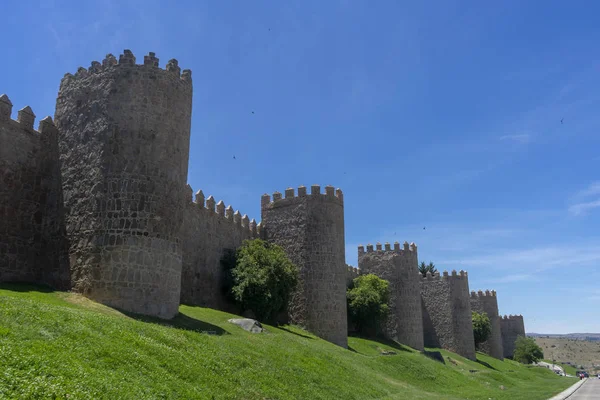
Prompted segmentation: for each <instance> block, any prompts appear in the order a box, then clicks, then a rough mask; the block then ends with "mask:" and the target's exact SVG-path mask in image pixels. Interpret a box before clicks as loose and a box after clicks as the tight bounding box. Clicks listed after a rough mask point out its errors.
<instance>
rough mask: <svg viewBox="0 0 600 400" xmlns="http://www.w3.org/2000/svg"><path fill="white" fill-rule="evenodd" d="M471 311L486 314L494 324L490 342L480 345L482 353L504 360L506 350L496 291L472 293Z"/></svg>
mask: <svg viewBox="0 0 600 400" xmlns="http://www.w3.org/2000/svg"><path fill="white" fill-rule="evenodd" d="M471 310H472V311H476V312H478V313H486V314H487V316H488V318H489V319H490V323H491V324H492V331H491V332H490V336H489V338H488V340H486V341H485V342H483V343H481V344H480V349H481V351H483V352H484V353H486V354H487V355H489V356H492V357H494V358H497V359H499V360H503V359H504V349H503V348H502V328H501V326H500V316H499V313H498V299H497V297H496V291H495V290H492V291H491V292H490V291H489V290H486V291H485V292H483V291H482V290H479V291H477V292H475V291H471Z"/></svg>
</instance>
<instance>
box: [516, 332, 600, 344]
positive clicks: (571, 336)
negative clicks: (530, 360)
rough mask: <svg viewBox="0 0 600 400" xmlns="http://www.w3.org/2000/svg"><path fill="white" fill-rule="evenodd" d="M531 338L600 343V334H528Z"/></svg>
mask: <svg viewBox="0 0 600 400" xmlns="http://www.w3.org/2000/svg"><path fill="white" fill-rule="evenodd" d="M527 336H530V337H534V338H535V337H549V338H556V339H576V340H589V341H592V342H595V341H600V333H564V334H562V333H528V334H527Z"/></svg>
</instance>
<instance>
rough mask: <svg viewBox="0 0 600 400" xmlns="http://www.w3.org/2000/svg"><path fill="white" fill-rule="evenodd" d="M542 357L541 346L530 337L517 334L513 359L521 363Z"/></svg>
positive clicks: (536, 360) (534, 360)
mask: <svg viewBox="0 0 600 400" xmlns="http://www.w3.org/2000/svg"><path fill="white" fill-rule="evenodd" d="M542 358H544V352H543V351H542V349H541V347H540V346H538V345H537V343H535V340H534V339H533V338H530V337H525V336H519V337H518V338H517V341H516V342H515V352H514V355H513V359H514V360H515V361H518V362H520V363H522V364H531V363H534V362H538V361H539V360H541V359H542Z"/></svg>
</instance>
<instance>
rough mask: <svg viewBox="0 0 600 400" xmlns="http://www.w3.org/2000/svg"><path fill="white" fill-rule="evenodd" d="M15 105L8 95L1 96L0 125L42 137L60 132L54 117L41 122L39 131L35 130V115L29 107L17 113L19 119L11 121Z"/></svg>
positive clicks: (48, 117)
mask: <svg viewBox="0 0 600 400" xmlns="http://www.w3.org/2000/svg"><path fill="white" fill-rule="evenodd" d="M12 108H13V104H12V102H11V101H10V99H9V98H8V96H7V95H6V94H3V95H1V96H0V124H7V125H8V126H9V127H12V128H14V129H17V130H21V131H23V132H29V133H38V134H40V135H57V134H58V130H57V129H56V126H55V125H54V121H52V117H50V116H47V117H45V118H44V119H42V120H40V122H39V124H38V129H37V130H35V129H34V128H33V126H34V124H35V114H34V113H33V110H32V109H31V107H29V106H25V107H23V108H22V109H20V110H19V111H18V113H17V119H16V120H13V119H11V114H12Z"/></svg>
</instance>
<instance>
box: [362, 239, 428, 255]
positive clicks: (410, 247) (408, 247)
mask: <svg viewBox="0 0 600 400" xmlns="http://www.w3.org/2000/svg"><path fill="white" fill-rule="evenodd" d="M374 251H376V252H384V251H386V252H389V251H393V252H395V253H398V254H403V253H404V252H411V253H414V255H415V256H416V255H417V245H416V244H415V243H414V242H413V243H410V244H409V243H408V242H404V244H403V245H402V247H400V243H399V242H394V247H393V248H392V245H391V244H390V243H388V242H386V243H385V245H384V246H382V245H381V243H379V242H378V243H377V244H376V245H375V247H373V245H372V244H370V243H369V244H367V247H366V251H365V246H363V245H362V244H361V245H359V246H358V255H359V257H360V256H361V255H362V254H364V253H372V252H374Z"/></svg>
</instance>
